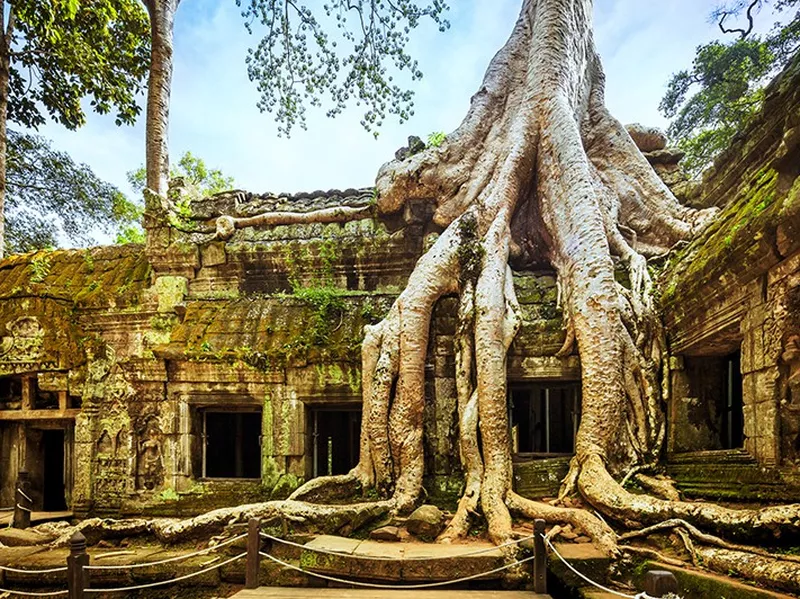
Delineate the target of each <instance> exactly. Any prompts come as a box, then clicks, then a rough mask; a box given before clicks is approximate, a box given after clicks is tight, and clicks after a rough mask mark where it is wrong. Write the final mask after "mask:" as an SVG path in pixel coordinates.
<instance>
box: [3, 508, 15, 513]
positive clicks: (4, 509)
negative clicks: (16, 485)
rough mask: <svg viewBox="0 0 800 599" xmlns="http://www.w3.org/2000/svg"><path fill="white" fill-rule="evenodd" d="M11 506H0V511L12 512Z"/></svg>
mask: <svg viewBox="0 0 800 599" xmlns="http://www.w3.org/2000/svg"><path fill="white" fill-rule="evenodd" d="M13 511H14V508H13V507H0V512H13Z"/></svg>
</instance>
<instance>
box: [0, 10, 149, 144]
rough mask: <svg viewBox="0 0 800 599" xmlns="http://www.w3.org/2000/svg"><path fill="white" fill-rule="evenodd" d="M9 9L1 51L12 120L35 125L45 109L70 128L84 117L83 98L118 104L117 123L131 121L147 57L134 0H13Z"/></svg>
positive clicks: (143, 25)
mask: <svg viewBox="0 0 800 599" xmlns="http://www.w3.org/2000/svg"><path fill="white" fill-rule="evenodd" d="M3 4H5V2H3ZM3 8H4V10H5V6H4V7H3ZM9 10H10V12H9V16H8V19H7V21H6V43H5V44H4V45H3V48H2V52H3V55H4V58H6V59H7V60H8V61H9V94H8V119H9V120H10V121H12V122H14V123H17V124H19V125H24V126H26V127H32V128H36V127H38V126H40V125H42V124H44V123H45V121H46V119H47V117H48V116H49V117H50V118H52V119H53V120H55V121H58V122H59V123H61V124H62V125H64V126H65V127H67V128H69V129H75V128H77V127H79V126H81V125H83V124H84V122H85V120H86V114H85V111H84V107H83V106H82V105H81V101H82V100H83V99H84V98H87V97H88V98H90V106H91V108H92V109H93V110H95V111H96V112H99V113H101V114H106V113H109V112H111V111H112V110H114V111H116V122H117V124H122V123H125V124H132V123H133V122H134V121H135V120H136V117H137V116H138V114H139V112H140V110H141V109H140V107H139V106H138V104H137V102H136V95H137V94H138V93H139V92H140V91H142V82H143V81H144V76H145V75H146V74H147V66H148V63H149V24H148V20H147V14H146V13H145V11H144V9H143V7H142V6H141V4H139V2H136V1H135V0H94V1H92V2H85V1H83V2H81V1H80V0H61V1H57V2H41V1H39V0H15V2H13V4H12V5H11V7H10V9H9Z"/></svg>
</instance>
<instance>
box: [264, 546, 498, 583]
mask: <svg viewBox="0 0 800 599" xmlns="http://www.w3.org/2000/svg"><path fill="white" fill-rule="evenodd" d="M476 551H481V553H480V554H478V555H475V554H474V553H475V552H476ZM326 552H334V553H337V554H343V555H332V554H330V553H326ZM273 553H274V555H275V556H276V557H279V558H281V559H283V560H284V561H287V560H290V561H291V562H293V563H295V564H299V565H300V566H301V567H302V568H303V569H305V570H310V571H312V572H317V573H320V574H326V575H329V576H335V577H337V578H344V579H357V580H375V581H387V582H398V581H404V582H436V581H444V580H452V579H455V578H463V577H466V576H473V575H475V574H481V573H483V572H487V571H489V570H493V569H495V568H498V567H500V566H502V565H503V563H504V562H503V554H502V552H501V551H500V550H499V549H497V548H496V547H495V546H494V545H491V544H489V543H485V542H481V543H463V544H452V545H444V544H436V543H392V542H379V541H371V540H365V541H362V540H359V539H349V538H345V537H336V536H330V535H320V536H317V537H315V538H314V539H313V540H311V541H309V542H307V543H305V546H304V548H302V549H300V548H291V547H287V546H285V545H284V546H281V545H280V544H279V543H276V544H275V546H274V549H273ZM501 576H502V572H498V573H495V574H491V575H489V576H487V577H482V578H481V579H482V580H492V579H498V578H500V577H501Z"/></svg>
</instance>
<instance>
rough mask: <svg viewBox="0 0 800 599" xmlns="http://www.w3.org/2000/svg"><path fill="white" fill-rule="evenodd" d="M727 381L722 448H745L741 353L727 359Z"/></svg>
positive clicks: (724, 396)
mask: <svg viewBox="0 0 800 599" xmlns="http://www.w3.org/2000/svg"><path fill="white" fill-rule="evenodd" d="M724 376H725V381H724V383H723V385H722V396H723V401H724V403H723V408H722V447H723V448H724V449H739V448H740V447H744V398H743V394H742V368H741V353H740V352H736V353H734V354H731V355H729V356H727V357H726V358H725V367H724Z"/></svg>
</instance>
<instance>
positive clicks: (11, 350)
mask: <svg viewBox="0 0 800 599" xmlns="http://www.w3.org/2000/svg"><path fill="white" fill-rule="evenodd" d="M6 330H7V331H8V332H9V335H7V336H4V337H1V338H0V359H2V361H3V362H34V361H38V359H39V358H40V357H41V354H42V347H43V343H42V340H43V339H44V329H43V328H42V326H41V325H40V324H39V321H38V320H37V319H36V318H35V317H34V316H21V317H20V318H17V319H15V320H12V321H10V322H8V323H6Z"/></svg>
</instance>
